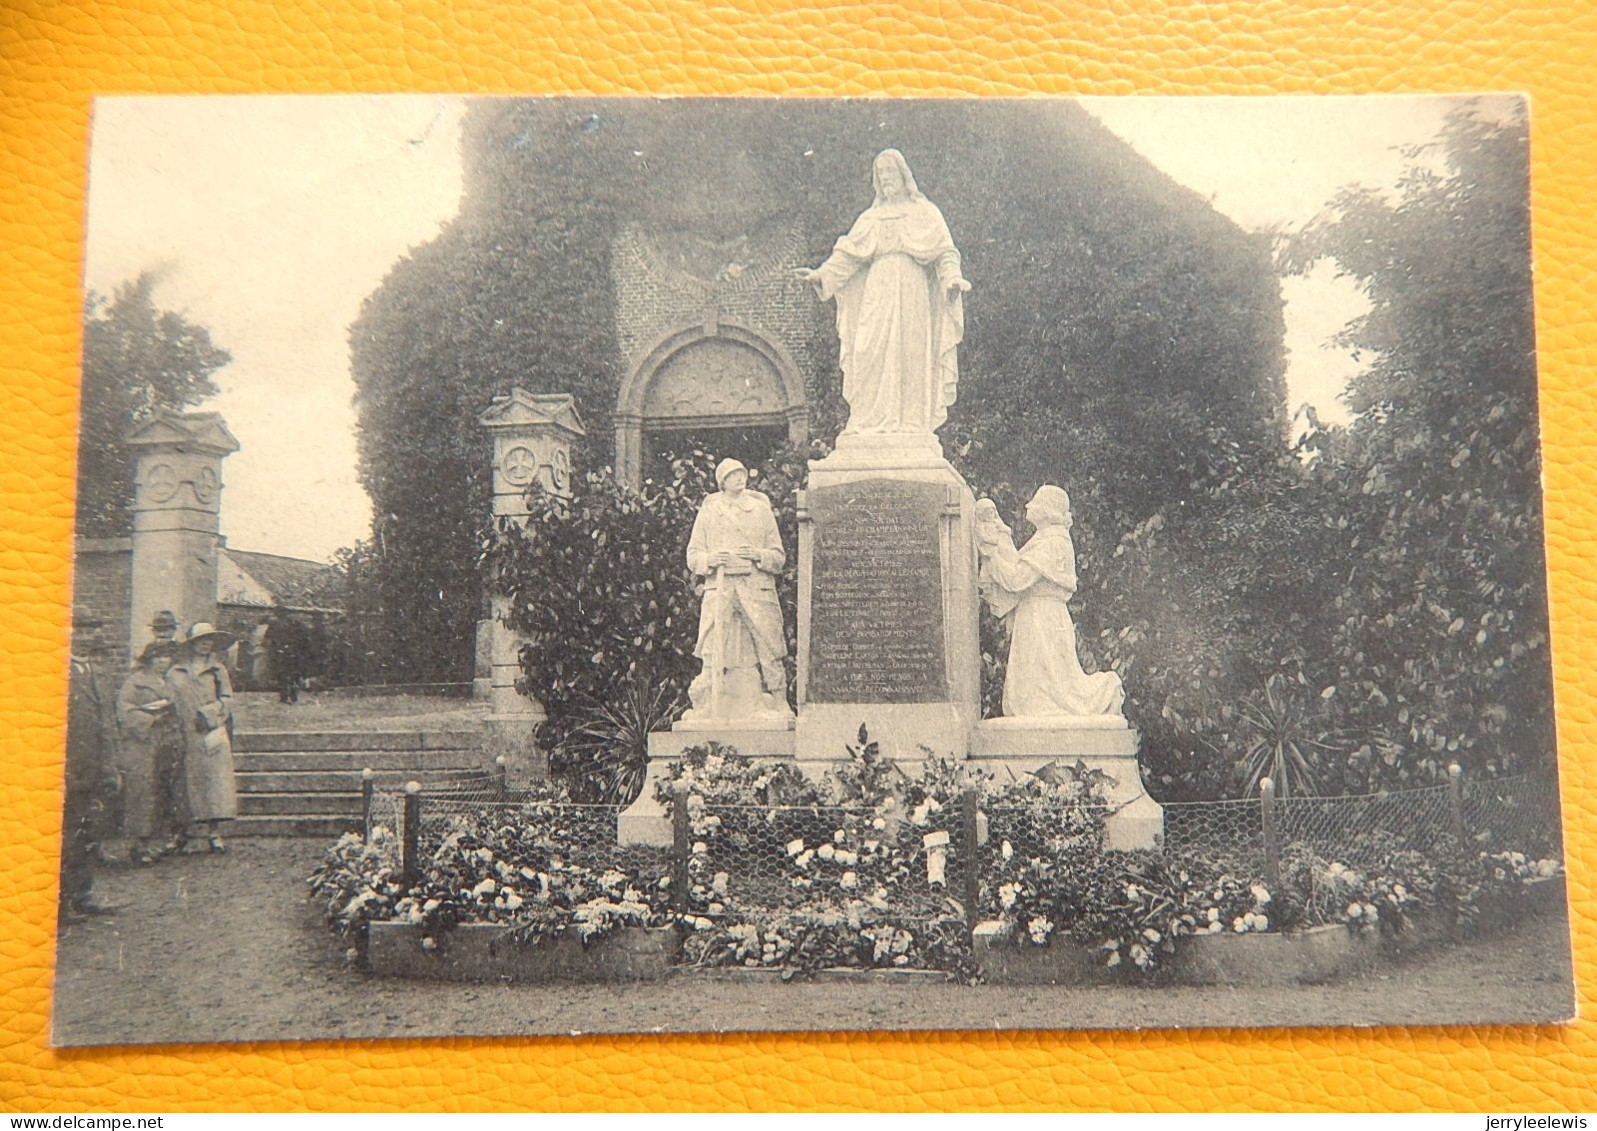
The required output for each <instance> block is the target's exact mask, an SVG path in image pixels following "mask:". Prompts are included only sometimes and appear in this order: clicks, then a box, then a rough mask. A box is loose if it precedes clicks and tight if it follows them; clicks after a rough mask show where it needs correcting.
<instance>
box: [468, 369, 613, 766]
mask: <svg viewBox="0 0 1597 1131" xmlns="http://www.w3.org/2000/svg"><path fill="white" fill-rule="evenodd" d="M477 419H478V422H479V423H481V424H482V426H483V427H484V428H485V429H487V431H488V434H489V435H490V436H492V437H493V461H494V463H493V514H494V518H495V519H496V520H497V519H501V518H509V519H513V520H525V519H526V517H527V489H528V488H529V487H531V486H532V483H533V480H535V479H536V480H538V481H539V482H541V483H542V484H543V488H544V490H546V491H549V492H551V493H553V494H556V495H560V496H562V497H565V498H570V497H571V474H572V471H571V442H572V441H573V440H575V439H577V438H578V437H579V436H583V435H586V433H585V432H584V431H583V427H582V421H581V420H580V419H579V418H578V416H577V406H576V402H575V401H574V400H573V399H572V398H571V395H570V394H568V393H529V392H527V391H525V390H524V389H512V390H511V391H510V393H509V394H508V395H506V396H502V397H495V398H494V400H493V404H492V405H490V406H489V408H488V411H487V412H484V413H483V414H482V415H481V416H480V417H478V418H477ZM508 605H509V602H508V601H507V600H506V599H505V598H503V597H499V596H495V597H494V598H493V600H492V616H491V618H490V620H489V627H488V633H489V635H490V639H491V647H490V649H489V650H490V651H491V653H492V657H493V681H492V686H491V688H490V690H489V704H490V709H489V715H488V755H489V757H491V758H492V757H498V756H500V755H503V756H504V759H505V764H506V766H507V767H508V770H509V774H510V778H511V781H512V782H513V783H514V782H517V781H520V782H526V781H528V780H531V779H535V778H546V777H548V776H549V758H548V755H547V754H546V753H545V752H543V751H541V750H539V749H538V746H537V744H536V743H535V742H534V740H533V735H534V732H535V731H536V730H537V728H538V724H539V723H541V722H543V720H544V718H545V715H544V712H543V707H542V706H541V705H540V704H539V703H538V701H537V700H535V699H533V698H531V697H530V696H527V695H523V694H521V693H520V692H519V691H517V690H516V680H517V679H518V678H520V676H521V645H522V637H521V636H520V635H518V634H517V633H515V632H513V631H512V630H511V629H510V627H509V626H508V625H506V624H505V623H504V618H505V614H506V613H507V611H508Z"/></svg>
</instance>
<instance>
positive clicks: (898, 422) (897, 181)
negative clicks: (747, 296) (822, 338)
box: [796, 149, 970, 436]
mask: <svg viewBox="0 0 1597 1131" xmlns="http://www.w3.org/2000/svg"><path fill="white" fill-rule="evenodd" d="M871 181H872V184H873V185H874V187H875V190H876V200H875V202H874V203H873V204H872V205H871V206H870V208H868V209H866V210H865V212H864V213H862V214H861V215H860V218H859V219H858V220H856V221H854V226H853V228H851V229H849V233H848V234H847V235H846V236H844V237H843V238H842V239H840V240H838V241H837V245H836V247H834V248H833V250H832V254H831V257H830V258H828V259H827V261H826V262H825V263H823V264H821V265H820V266H819V267H818V268H815V269H814V270H810V269H807V268H801V269H799V270H798V271H797V272H796V274H797V275H798V277H799V278H801V279H804V280H805V281H806V282H809V283H810V284H812V285H813V286H814V287H815V293H816V294H817V295H818V296H819V297H820V298H821V300H822V301H823V302H824V301H827V300H829V299H836V300H837V335H838V338H839V339H840V340H841V350H840V358H839V360H840V361H841V363H842V369H843V399H844V400H846V401H848V406H849V417H848V425H847V426H846V427H845V428H844V429H843V433H842V434H843V435H844V436H853V435H930V434H931V433H932V432H934V431H936V430H937V429H938V428H939V427H941V426H942V424H943V421H945V420H946V419H947V418H948V406H949V405H951V404H953V403H954V397H955V394H956V391H957V386H958V383H959V359H958V354H957V350H958V346H959V343H960V340H961V339H962V338H963V337H964V336H965V309H964V294H965V292H966V291H968V290H970V284H969V283H968V282H966V281H965V278H964V276H963V275H962V274H961V271H960V260H959V251H958V249H956V248H955V247H954V240H953V237H952V236H950V235H949V233H948V225H947V224H946V223H944V222H943V214H942V213H941V212H939V211H938V210H937V206H936V205H935V204H933V203H932V202H931V201H929V200H927V199H926V198H925V197H924V196H923V195H921V192H920V190H919V189H918V188H917V187H916V186H915V177H914V174H912V173H911V172H910V170H909V165H908V164H907V163H906V162H905V161H904V157H903V154H901V153H899V152H898V150H896V149H887V150H883V151H882V152H881V154H879V155H878V156H877V158H876V161H875V163H874V164H873V166H872V169H871Z"/></svg>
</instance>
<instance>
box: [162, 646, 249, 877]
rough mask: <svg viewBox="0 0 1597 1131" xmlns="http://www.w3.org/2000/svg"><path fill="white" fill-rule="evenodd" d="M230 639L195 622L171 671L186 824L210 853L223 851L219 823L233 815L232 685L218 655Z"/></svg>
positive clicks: (235, 807) (235, 803)
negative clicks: (194, 828)
mask: <svg viewBox="0 0 1597 1131" xmlns="http://www.w3.org/2000/svg"><path fill="white" fill-rule="evenodd" d="M231 640H232V638H231V637H230V636H229V635H228V634H227V633H225V632H219V631H217V629H216V628H215V626H213V625H210V624H206V623H205V622H204V621H201V622H200V623H199V624H196V625H194V626H192V627H191V628H190V629H189V631H188V639H187V641H186V644H185V648H184V654H183V658H182V659H181V660H180V661H179V662H178V663H177V664H176V665H174V666H173V668H172V671H171V680H172V686H173V690H174V691H175V692H176V694H177V708H178V716H177V717H178V726H179V728H180V729H181V731H182V732H183V782H184V786H185V793H186V795H187V799H188V809H189V820H190V821H191V822H192V823H193V825H195V826H203V831H201V835H204V836H207V837H208V838H209V842H210V848H211V851H212V852H226V851H227V845H226V843H225V842H224V841H223V840H222V833H221V824H222V822H223V821H227V820H231V819H233V818H234V817H236V816H238V793H237V789H236V786H235V784H234V781H233V740H232V725H231V724H232V721H233V681H232V680H231V679H230V678H229V677H228V674H227V667H226V666H225V665H224V664H223V663H222V658H221V656H220V654H219V650H220V649H222V648H225V647H227V645H228V643H229V642H230V641H231Z"/></svg>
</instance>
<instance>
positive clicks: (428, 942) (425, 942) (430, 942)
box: [421, 935, 438, 950]
mask: <svg viewBox="0 0 1597 1131" xmlns="http://www.w3.org/2000/svg"><path fill="white" fill-rule="evenodd" d="M421 948H422V949H423V950H437V949H438V940H437V939H435V938H433V937H432V936H430V935H429V936H428V937H427V938H424V939H422V940H421Z"/></svg>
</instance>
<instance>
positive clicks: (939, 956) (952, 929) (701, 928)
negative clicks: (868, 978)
mask: <svg viewBox="0 0 1597 1131" xmlns="http://www.w3.org/2000/svg"><path fill="white" fill-rule="evenodd" d="M683 921H684V923H685V924H686V925H687V926H688V927H689V928H690V931H689V933H688V934H687V935H686V937H685V938H684V940H683V944H682V961H683V962H684V963H685V964H686V965H690V966H705V967H728V966H730V967H744V968H755V969H780V970H781V971H782V977H783V980H784V981H786V980H791V979H793V978H802V977H809V976H813V975H814V974H816V973H818V972H819V971H821V970H825V969H839V968H841V969H904V968H914V969H933V970H944V971H947V972H948V973H949V974H950V976H951V977H960V978H963V979H965V980H969V981H974V980H975V977H976V965H975V960H974V957H973V956H972V954H971V950H970V943H969V939H968V938H967V936H966V934H965V930H964V927H963V924H961V923H960V922H959V921H958V920H951V919H945V920H933V921H930V922H922V921H914V920H908V919H905V918H903V917H899V916H895V915H892V914H890V913H887V912H885V911H883V910H882V909H881V908H878V907H875V906H873V905H871V904H869V903H867V902H865V901H862V900H858V899H854V900H847V901H845V902H843V903H842V904H839V905H831V906H824V907H815V908H807V909H795V910H784V911H773V912H766V913H763V914H759V913H755V914H749V915H738V916H731V917H725V918H720V919H716V918H710V917H707V916H691V915H690V916H685V917H684V920H683Z"/></svg>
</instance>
